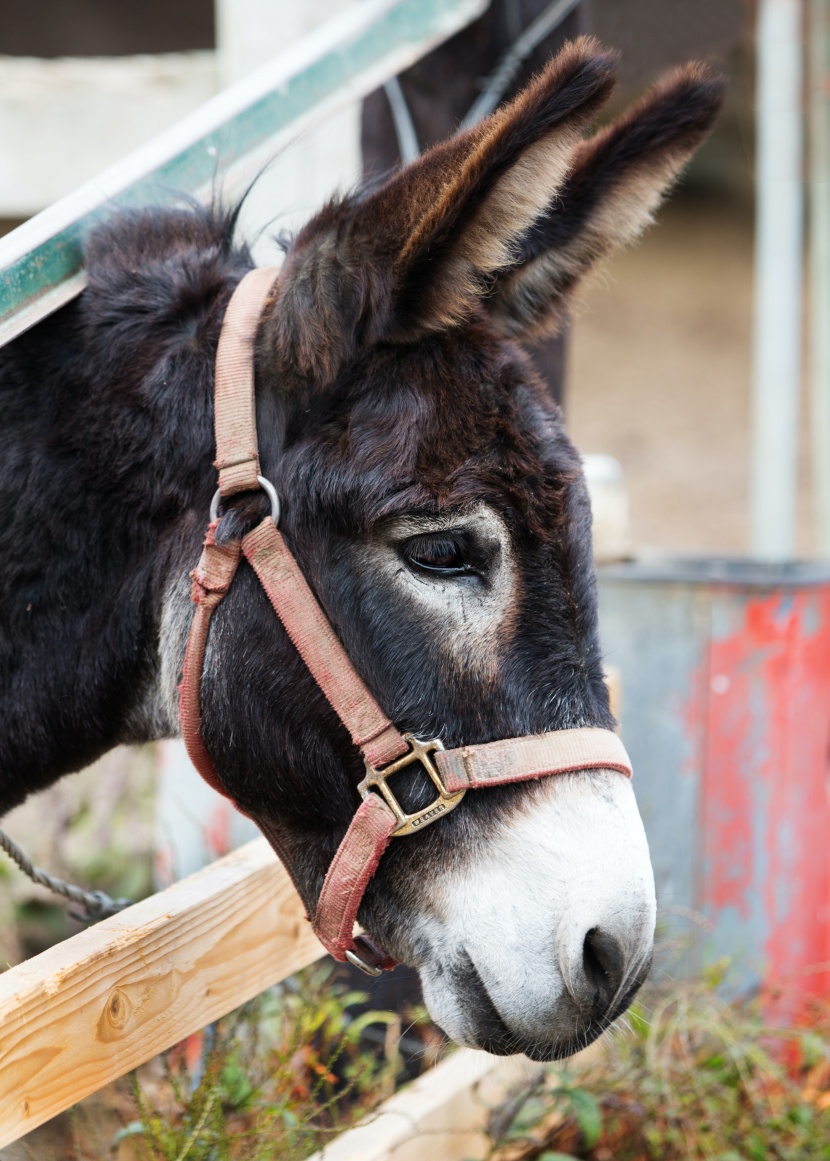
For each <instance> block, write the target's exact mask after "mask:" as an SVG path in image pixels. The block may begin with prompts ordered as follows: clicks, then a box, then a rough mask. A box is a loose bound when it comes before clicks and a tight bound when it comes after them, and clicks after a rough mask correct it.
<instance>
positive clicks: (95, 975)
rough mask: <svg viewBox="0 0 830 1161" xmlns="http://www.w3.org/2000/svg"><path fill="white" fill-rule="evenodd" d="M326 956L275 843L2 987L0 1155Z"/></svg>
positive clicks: (31, 963) (105, 927)
mask: <svg viewBox="0 0 830 1161" xmlns="http://www.w3.org/2000/svg"><path fill="white" fill-rule="evenodd" d="M324 954H325V953H324V951H323V949H322V947H321V946H320V944H319V943H318V942H317V939H316V938H315V937H314V935H313V934H312V932H311V927H310V925H309V924H308V922H307V921H306V919H305V915H304V911H303V906H302V904H301V902H300V900H299V897H298V896H297V893H296V892H295V890H294V887H293V886H292V884H291V881H290V879H289V878H288V875H287V874H286V873H285V871H284V870H283V869H282V867H281V865H280V864H279V863H278V862H277V859H276V858H275V856H274V854H273V853H272V851H271V849H270V847H269V846H268V844H267V843H266V841H265V839H257V840H255V841H254V842H252V843H248V845H247V846H244V847H241V848H240V849H239V850H237V851H234V852H233V853H232V854H230V855H228V856H226V858H224V859H221V860H220V861H219V862H216V863H213V864H212V865H211V866H209V867H205V868H204V870H202V871H198V872H197V873H196V874H195V875H191V876H190V877H189V878H187V879H183V880H182V881H181V882H179V883H175V884H174V885H173V886H172V887H168V889H167V890H166V891H161V892H160V893H159V894H157V895H153V896H151V897H150V898H149V899H145V900H143V901H142V902H141V903H136V904H135V905H134V906H132V907H130V908H128V910H126V911H123V912H121V914H120V915H115V916H113V917H112V918H111V919H106V920H104V921H103V922H102V923H99V924H97V925H96V926H95V927H92V928H90V929H89V930H87V931H84V932H82V933H81V934H80V935H76V936H74V937H73V938H72V939H68V940H66V941H65V942H64V943H60V944H58V945H57V946H56V947H53V948H51V949H50V950H49V951H46V952H44V953H43V954H42V955H39V956H35V957H34V958H33V959H30V960H27V961H26V962H25V963H23V964H20V965H19V966H18V967H14V968H11V969H10V970H9V971H7V972H5V973H4V974H3V975H0V1147H2V1146H3V1145H7V1144H9V1143H10V1142H12V1141H15V1140H17V1139H18V1138H19V1137H21V1136H22V1135H23V1134H24V1133H28V1132H29V1131H30V1130H31V1129H34V1128H36V1127H37V1126H38V1125H41V1124H43V1122H44V1121H47V1120H49V1118H50V1117H53V1116H55V1115H56V1114H57V1113H59V1112H61V1111H63V1110H64V1109H66V1108H69V1107H70V1106H71V1105H73V1104H74V1103H75V1102H76V1101H78V1100H81V1098H82V1097H85V1096H88V1095H89V1094H90V1093H92V1092H95V1091H96V1090H97V1089H99V1088H102V1087H103V1086H104V1085H105V1084H109V1083H110V1081H113V1080H116V1079H117V1078H118V1077H119V1076H123V1075H124V1073H126V1072H129V1070H130V1069H132V1068H135V1067H136V1066H137V1065H139V1064H141V1063H143V1062H144V1061H146V1060H149V1059H150V1058H151V1057H153V1056H155V1055H156V1054H157V1053H159V1052H162V1051H163V1050H164V1049H166V1048H169V1047H170V1046H171V1045H172V1044H175V1043H177V1042H178V1041H179V1040H181V1039H183V1038H184V1037H185V1036H189V1035H190V1034H191V1033H193V1032H195V1031H197V1030H198V1029H199V1028H203V1027H204V1026H205V1025H206V1024H208V1023H210V1021H212V1020H216V1019H218V1017H219V1016H222V1015H225V1014H226V1013H227V1012H229V1011H231V1010H232V1009H233V1008H235V1007H237V1006H238V1005H239V1004H242V1003H244V1002H245V1001H246V1000H250V999H251V998H252V997H254V996H256V995H258V994H259V993H260V992H262V991H264V990H265V989H266V988H268V987H270V986H271V985H272V984H275V983H277V982H279V981H280V980H282V979H284V978H285V977H286V976H289V975H291V973H292V972H295V971H298V970H299V969H300V968H302V967H306V966H307V965H308V964H310V963H313V962H314V961H315V960H316V959H319V958H320V956H322V955H324Z"/></svg>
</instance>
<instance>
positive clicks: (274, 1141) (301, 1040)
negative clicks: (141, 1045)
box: [31, 965, 443, 1161]
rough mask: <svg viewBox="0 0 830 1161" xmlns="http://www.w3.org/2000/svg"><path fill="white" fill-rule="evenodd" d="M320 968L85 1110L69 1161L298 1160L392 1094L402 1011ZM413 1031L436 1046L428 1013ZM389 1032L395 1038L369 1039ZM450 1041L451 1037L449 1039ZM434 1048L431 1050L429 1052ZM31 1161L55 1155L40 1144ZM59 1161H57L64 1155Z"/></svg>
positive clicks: (413, 1023)
mask: <svg viewBox="0 0 830 1161" xmlns="http://www.w3.org/2000/svg"><path fill="white" fill-rule="evenodd" d="M367 1002H368V997H367V996H366V994H365V993H363V992H354V991H349V990H347V988H346V987H345V985H344V984H342V983H339V982H338V981H337V979H336V969H335V971H334V972H333V971H332V969H331V968H330V967H326V966H321V965H317V966H315V967H314V968H310V969H308V970H307V971H305V972H302V973H300V974H299V975H298V976H296V977H293V978H292V979H291V980H289V981H287V982H286V984H283V985H281V986H279V987H277V988H274V989H272V990H271V991H270V992H267V993H266V994H265V995H263V996H260V997H259V998H258V999H257V1000H255V1001H253V1002H252V1003H251V1004H248V1005H245V1007H243V1008H241V1009H239V1010H238V1011H237V1012H235V1013H233V1014H232V1015H230V1016H228V1017H226V1018H225V1019H223V1020H220V1021H219V1022H218V1023H217V1024H216V1025H213V1026H212V1027H211V1028H210V1029H208V1030H206V1032H205V1033H203V1034H200V1036H199V1037H196V1038H191V1039H190V1040H189V1041H185V1042H184V1043H183V1044H181V1045H179V1046H177V1047H176V1048H175V1049H174V1050H172V1051H171V1052H169V1053H167V1054H165V1056H164V1057H161V1058H158V1059H157V1060H156V1061H154V1062H153V1063H152V1064H151V1065H150V1066H149V1067H145V1068H143V1069H139V1070H138V1071H137V1072H136V1073H133V1074H132V1075H131V1076H130V1077H128V1078H125V1081H124V1082H120V1083H119V1084H118V1085H117V1086H113V1089H114V1090H115V1091H114V1092H113V1091H112V1090H109V1091H108V1093H107V1100H108V1101H109V1102H110V1104H111V1105H112V1104H113V1103H115V1104H117V1106H118V1109H119V1113H120V1120H121V1122H122V1125H121V1128H120V1129H119V1130H118V1131H117V1132H115V1133H113V1132H112V1131H111V1130H110V1131H109V1132H102V1128H101V1123H102V1118H101V1115H100V1108H101V1106H100V1101H94V1100H91V1101H90V1102H83V1103H82V1104H81V1105H79V1106H77V1108H76V1110H75V1111H74V1114H73V1117H72V1124H71V1133H70V1140H68V1141H67V1142H66V1144H65V1145H64V1146H63V1148H64V1149H65V1150H66V1151H65V1152H61V1153H60V1161H104V1159H105V1158H106V1159H107V1161H111V1159H112V1158H113V1157H116V1158H117V1159H118V1161H273V1159H274V1158H279V1161H299V1159H300V1158H303V1157H307V1156H308V1155H309V1153H311V1152H313V1151H314V1150H315V1149H317V1148H320V1147H322V1145H324V1144H325V1143H326V1141H328V1140H330V1139H331V1137H332V1135H334V1134H336V1133H340V1132H342V1131H343V1130H344V1129H345V1128H348V1127H349V1126H350V1125H352V1124H354V1123H355V1121H356V1120H358V1119H359V1118H360V1117H362V1116H364V1115H365V1114H366V1113H367V1112H369V1111H370V1110H371V1109H372V1108H374V1106H375V1105H377V1104H378V1103H379V1102H380V1101H382V1100H383V1099H384V1098H385V1097H386V1096H388V1095H391V1093H392V1092H393V1091H394V1090H395V1087H396V1085H397V1083H398V1082H399V1080H400V1079H401V1078H402V1077H403V1076H404V1075H405V1074H404V1069H403V1061H402V1059H401V1057H400V1053H399V1043H400V1039H401V1018H400V1017H399V1016H398V1015H395V1014H394V1013H391V1012H383V1011H376V1010H372V1009H370V1008H368V1007H367ZM407 1025H408V1027H407V1033H408V1036H407V1039H408V1041H410V1042H411V1041H412V1040H413V1038H414V1037H418V1036H420V1038H421V1040H422V1042H423V1044H424V1046H425V1048H428V1047H429V1046H430V1045H431V1046H432V1047H433V1048H437V1043H436V1039H437V1038H436V1034H435V1033H434V1032H432V1031H431V1028H430V1026H429V1025H428V1023H427V1022H426V1019H425V1016H424V1014H423V1012H422V1010H414V1011H412V1012H411V1013H408V1014H407ZM379 1029H380V1030H385V1031H386V1033H387V1034H386V1035H385V1036H383V1035H381V1036H377V1035H375V1036H373V1037H372V1038H371V1039H369V1038H368V1037H367V1035H366V1034H367V1032H369V1031H374V1032H375V1033H377V1031H378V1030H379ZM441 1043H443V1038H441ZM425 1055H426V1056H428V1055H429V1052H428V1051H427V1052H425ZM31 1156H32V1158H33V1161H34V1158H35V1156H36V1157H37V1161H45V1158H46V1155H45V1154H44V1152H43V1151H42V1150H41V1151H40V1152H37V1153H32V1154H31ZM49 1161H58V1155H57V1154H55V1156H54V1159H52V1158H49Z"/></svg>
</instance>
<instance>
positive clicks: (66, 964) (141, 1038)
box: [0, 0, 488, 1147]
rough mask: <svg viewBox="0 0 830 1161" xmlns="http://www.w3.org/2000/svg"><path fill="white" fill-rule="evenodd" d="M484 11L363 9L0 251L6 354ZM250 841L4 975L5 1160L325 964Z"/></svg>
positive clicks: (371, 1)
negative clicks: (99, 235) (86, 246)
mask: <svg viewBox="0 0 830 1161" xmlns="http://www.w3.org/2000/svg"><path fill="white" fill-rule="evenodd" d="M487 2H488V0H361V3H359V4H354V5H353V6H352V7H351V8H349V9H347V10H346V11H345V12H344V13H343V14H342V15H340V16H338V17H336V18H335V19H334V20H332V21H330V22H328V23H327V24H326V25H324V26H323V27H322V28H320V29H318V30H317V31H316V32H315V33H313V34H312V35H311V36H309V37H307V38H305V39H304V40H302V41H300V42H298V43H297V44H295V45H294V46H292V48H291V49H290V50H289V51H288V52H286V53H284V54H282V55H280V56H279V57H277V58H275V59H274V60H273V61H272V62H271V63H270V64H268V65H266V66H265V67H263V68H262V69H260V70H258V71H257V72H255V73H253V74H251V76H249V77H246V78H245V79H244V80H242V81H241V82H239V83H238V84H236V85H233V86H231V87H230V88H229V89H227V90H225V91H224V92H222V93H220V94H219V95H218V96H216V97H215V98H213V99H212V100H210V101H208V102H207V103H206V104H205V105H203V106H202V107H201V108H200V109H198V110H196V112H194V113H192V114H190V115H189V116H188V117H185V118H184V119H183V120H182V121H181V122H179V123H178V124H177V125H175V126H173V127H172V128H171V129H169V130H167V131H166V132H164V133H162V134H160V135H159V136H158V137H157V138H155V139H154V140H153V141H152V142H150V143H149V144H148V145H146V146H144V147H142V148H141V149H139V150H137V151H136V152H135V153H132V154H130V155H129V156H128V157H126V158H125V159H124V160H123V161H121V162H119V163H118V164H117V165H115V166H113V167H112V168H111V169H109V170H107V171H106V172H105V173H103V174H102V175H101V176H100V177H99V178H97V179H96V180H94V181H91V182H89V183H87V184H86V185H85V186H82V187H81V188H80V189H78V190H77V191H76V192H75V193H74V194H71V195H70V196H69V197H67V198H64V199H62V200H61V201H59V202H57V203H55V205H54V206H52V207H51V208H50V209H48V210H46V211H44V212H43V213H41V214H38V215H37V216H36V217H34V218H32V219H31V220H30V221H29V222H27V223H25V224H24V225H23V226H21V227H20V228H19V229H17V230H14V231H13V232H12V233H10V234H8V235H7V236H6V237H5V238H3V239H0V345H2V344H3V343H5V342H8V341H9V340H11V339H12V338H14V337H15V336H16V335H19V334H21V333H22V332H23V331H25V330H26V329H28V328H29V327H31V326H33V325H35V323H37V322H39V321H40V320H41V319H43V318H45V317H46V316H47V315H49V314H50V313H52V312H54V311H56V310H58V309H59V308H60V307H61V306H62V305H64V303H66V302H68V301H70V300H71V299H72V298H73V297H74V296H75V295H77V294H79V293H80V292H81V291H82V290H83V287H84V272H83V242H84V239H85V237H86V235H87V234H88V232H89V230H90V229H91V228H93V227H94V225H95V223H96V222H97V221H99V220H100V219H101V218H102V217H104V216H105V215H106V214H108V213H110V212H111V211H112V210H113V209H114V208H119V207H123V206H139V205H147V204H160V203H172V202H176V201H178V200H179V198H180V197H181V195H182V194H188V195H191V196H196V197H202V198H206V197H210V196H211V193H212V188H213V185H214V182H215V181H216V179H217V177H218V176H220V175H221V178H222V186H223V188H224V190H225V191H226V192H228V190H229V182H228V180H226V179H228V176H229V175H230V185H231V186H232V184H233V181H234V178H235V177H236V178H237V179H238V178H239V175H240V174H243V175H244V174H250V173H251V171H252V170H256V168H258V167H259V166H260V165H261V164H262V161H263V159H264V158H265V157H266V156H267V155H271V154H273V153H274V152H275V151H276V149H277V148H279V147H280V146H281V145H283V144H284V143H285V142H286V140H288V139H289V138H290V137H291V136H295V135H296V134H298V133H299V132H300V131H301V130H303V129H305V128H306V127H308V126H309V125H310V124H312V123H313V122H315V121H318V120H320V119H322V118H323V117H325V116H326V115H328V114H330V113H331V112H333V111H334V110H336V109H338V108H340V107H342V106H344V105H346V104H348V103H349V102H350V101H355V100H358V99H360V98H361V97H362V96H364V95H365V94H366V93H368V92H369V91H371V90H372V89H374V88H375V87H377V86H378V85H380V84H382V83H383V81H385V80H387V79H388V78H389V77H391V76H394V75H395V74H396V73H398V72H400V71H401V70H402V69H404V68H406V67H407V66H408V65H409V64H411V63H413V62H414V61H415V60H417V59H418V58H419V57H420V56H422V55H424V54H425V53H426V52H428V51H429V50H430V49H431V48H432V47H434V46H435V45H436V44H438V43H440V42H441V41H442V40H445V39H446V38H447V37H449V36H451V35H452V34H453V33H454V32H456V31H458V30H459V29H460V28H463V27H464V26H465V25H466V24H468V23H469V22H470V21H472V20H473V19H474V18H475V17H476V16H478V15H480V13H481V12H482V11H483V10H484V9H485V8H486V6H487ZM323 954H324V952H323V949H322V947H321V946H320V944H319V943H318V942H317V940H316V939H315V937H314V936H313V935H312V933H311V929H310V927H309V925H308V924H307V922H306V920H305V917H304V915H303V909H302V905H301V904H300V901H299V899H298V898H297V896H296V893H295V891H294V888H293V886H292V885H291V883H290V881H289V879H288V877H287V875H286V874H285V872H284V871H283V870H282V868H281V867H280V865H279V864H278V862H277V860H276V858H275V857H274V856H273V854H272V853H271V851H270V849H269V848H268V847H267V845H266V843H265V840H264V839H262V840H257V841H255V842H253V843H251V844H249V845H248V846H246V847H243V848H242V849H240V850H239V851H237V852H235V853H234V854H231V855H228V856H227V857H226V858H224V859H222V860H220V861H219V862H217V863H215V864H213V865H212V866H210V867H207V868H205V869H204V870H203V871H201V872H199V873H197V874H196V875H193V876H191V877H190V878H188V879H185V880H183V881H181V882H180V883H177V884H175V885H174V886H172V887H170V888H168V890H166V891H163V892H161V893H160V894H158V895H154V896H153V897H152V898H150V899H145V900H144V901H143V902H141V903H138V904H136V905H135V906H133V907H130V908H129V909H128V910H126V911H123V912H122V913H121V914H119V915H117V916H114V917H113V918H111V919H108V920H105V921H104V922H102V923H100V924H98V925H97V926H96V927H94V928H91V929H90V930H88V931H85V932H83V933H82V934H80V935H76V936H75V937H74V938H72V939H69V940H67V941H66V942H65V943H62V944H60V945H58V946H57V947H54V948H52V949H51V950H50V951H47V952H45V953H44V954H42V955H39V956H36V957H35V958H33V959H31V960H29V961H27V962H26V963H24V964H21V965H20V966H18V967H14V968H11V969H9V970H8V971H7V972H5V973H3V974H2V975H0V1147H2V1146H4V1145H7V1144H10V1143H11V1142H13V1141H15V1140H18V1139H19V1138H20V1137H21V1136H22V1135H24V1134H26V1133H28V1132H29V1131H30V1130H32V1129H34V1128H36V1127H37V1126H38V1125H41V1124H43V1123H44V1121H47V1120H48V1119H50V1118H51V1117H53V1116H55V1115H56V1114H57V1113H59V1112H61V1111H63V1110H64V1109H67V1108H69V1107H70V1106H71V1105H73V1104H75V1103H76V1102H77V1101H79V1100H81V1099H82V1098H83V1097H85V1096H88V1095H89V1094H90V1093H92V1092H95V1091H96V1090H97V1089H99V1088H102V1087H103V1086H104V1085H105V1084H107V1083H109V1082H110V1081H112V1080H115V1079H117V1078H118V1077H119V1076H123V1075H124V1073H126V1072H128V1071H129V1070H130V1069H132V1068H135V1067H136V1066H137V1065H139V1064H141V1063H143V1062H144V1061H147V1060H149V1059H150V1058H151V1057H153V1056H155V1055H156V1054H157V1053H159V1052H161V1051H163V1050H164V1049H166V1048H169V1047H170V1046H171V1045H173V1044H175V1043H177V1042H178V1041H179V1040H181V1039H182V1038H183V1037H185V1036H187V1035H189V1034H191V1033H193V1032H195V1031H197V1030H198V1029H199V1028H202V1027H204V1026H205V1025H206V1024H208V1023H210V1022H211V1021H212V1020H215V1019H217V1018H218V1017H219V1016H222V1015H224V1014H225V1013H227V1012H229V1011H231V1010H232V1009H233V1008H235V1007H237V1006H238V1005H239V1004H242V1003H244V1002H245V1001H246V1000H249V999H251V998H252V997H253V996H255V995H257V994H258V993H259V992H262V991H264V990H265V989H266V988H267V987H269V986H271V985H273V984H275V983H277V982H279V981H280V980H282V979H284V978H285V977H286V976H288V975H290V974H291V973H292V972H295V971H297V970H299V969H300V968H302V967H304V966H306V965H308V964H310V963H312V962H313V961H314V960H316V959H318V958H319V957H320V956H321V955H323Z"/></svg>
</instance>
